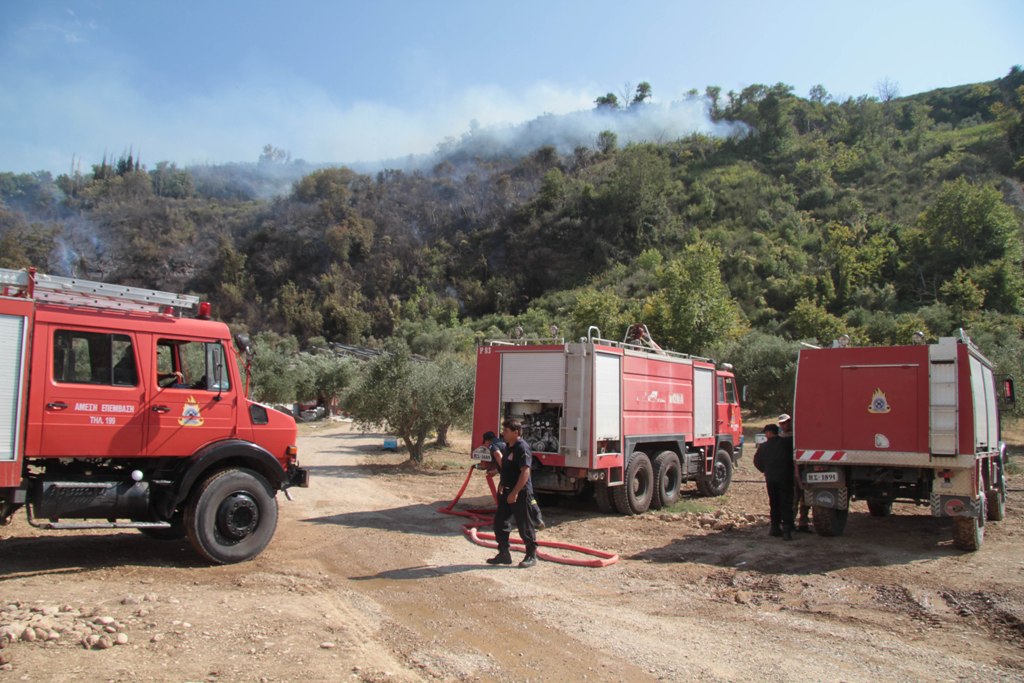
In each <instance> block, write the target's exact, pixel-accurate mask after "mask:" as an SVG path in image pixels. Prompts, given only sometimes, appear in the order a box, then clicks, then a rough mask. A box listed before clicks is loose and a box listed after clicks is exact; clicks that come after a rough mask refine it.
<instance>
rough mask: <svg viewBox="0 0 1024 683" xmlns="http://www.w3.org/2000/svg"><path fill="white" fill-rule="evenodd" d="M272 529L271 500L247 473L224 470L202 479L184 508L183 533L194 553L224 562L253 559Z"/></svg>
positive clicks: (274, 501) (274, 507)
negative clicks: (186, 536)
mask: <svg viewBox="0 0 1024 683" xmlns="http://www.w3.org/2000/svg"><path fill="white" fill-rule="evenodd" d="M276 528H277V498H276V497H275V496H274V491H273V489H271V488H270V485H269V484H268V483H267V481H266V480H265V479H264V478H263V477H261V476H260V475H258V474H256V473H255V472H253V471H252V470H246V469H238V468H229V469H226V470H222V471H220V472H217V473H216V474H214V475H213V476H211V477H210V478H209V479H206V480H205V481H203V483H202V484H200V485H199V487H198V489H197V490H196V491H195V493H194V494H193V496H192V498H191V500H190V501H189V504H188V507H187V508H186V509H185V533H186V534H187V535H188V540H189V543H191V544H192V547H193V548H194V549H195V551H196V552H197V553H199V554H200V555H202V556H203V557H204V558H206V559H207V560H209V561H211V562H216V563H218V564H230V563H234V562H243V561H245V560H249V559H251V558H253V557H256V556H257V555H259V554H260V552H262V551H263V549H264V548H266V547H267V544H268V543H270V539H271V538H273V536H274V530H275V529H276Z"/></svg>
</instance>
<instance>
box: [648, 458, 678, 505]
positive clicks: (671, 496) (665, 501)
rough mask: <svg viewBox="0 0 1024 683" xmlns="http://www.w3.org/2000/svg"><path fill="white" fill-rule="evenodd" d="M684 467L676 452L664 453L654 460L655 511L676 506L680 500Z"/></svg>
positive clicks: (652, 499)
mask: <svg viewBox="0 0 1024 683" xmlns="http://www.w3.org/2000/svg"><path fill="white" fill-rule="evenodd" d="M681 472H682V466H681V465H680V464H679V456H678V455H676V454H675V452H674V451H662V452H661V453H659V454H658V457H656V458H655V459H654V493H653V495H652V497H651V507H652V508H654V509H658V508H662V507H665V506H668V505H674V504H675V503H676V502H678V500H679V494H680V490H679V487H680V486H681V485H682V479H681V475H680V473H681Z"/></svg>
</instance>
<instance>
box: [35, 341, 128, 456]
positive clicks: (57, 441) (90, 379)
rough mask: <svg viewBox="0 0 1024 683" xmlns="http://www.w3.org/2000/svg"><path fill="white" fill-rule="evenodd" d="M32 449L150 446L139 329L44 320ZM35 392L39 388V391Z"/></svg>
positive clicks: (123, 451)
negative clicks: (137, 336)
mask: <svg viewBox="0 0 1024 683" xmlns="http://www.w3.org/2000/svg"><path fill="white" fill-rule="evenodd" d="M35 344H36V349H37V352H36V353H37V354H38V353H39V348H40V346H42V348H43V349H45V351H46V354H45V357H36V358H35V359H34V360H33V368H34V369H33V382H34V384H33V388H32V391H33V395H34V396H35V395H39V394H41V397H42V400H41V401H37V400H36V399H33V401H32V406H31V415H30V418H29V432H30V433H29V439H28V441H27V446H26V449H27V451H28V452H27V454H28V455H32V456H41V457H51V458H61V457H83V456H84V457H89V456H95V457H115V458H116V457H128V456H136V455H140V454H141V453H142V452H143V445H144V438H143V437H144V432H145V429H146V423H145V417H144V416H143V414H142V413H143V411H142V408H143V405H144V401H145V391H144V388H143V386H142V382H141V381H140V377H139V373H138V370H137V369H138V348H137V347H138V344H137V343H136V340H135V335H134V334H131V333H125V332H121V331H116V332H115V331H108V330H97V329H95V328H93V329H83V328H74V327H71V326H68V327H64V326H61V325H59V324H40V325H38V327H37V330H36V341H35ZM36 392H39V393H38V394H37V393H36Z"/></svg>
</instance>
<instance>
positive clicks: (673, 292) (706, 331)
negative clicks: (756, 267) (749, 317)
mask: <svg viewBox="0 0 1024 683" xmlns="http://www.w3.org/2000/svg"><path fill="white" fill-rule="evenodd" d="M721 262H722V253H721V251H720V250H719V249H718V248H717V247H715V246H713V245H711V244H709V243H707V242H697V243H695V244H692V245H689V246H687V247H686V249H685V250H684V251H683V254H682V255H681V256H680V257H678V258H675V259H672V260H670V261H667V262H666V263H664V264H663V265H662V266H661V267H660V268H659V269H658V273H657V283H658V290H657V291H656V292H655V293H654V294H652V295H651V296H649V297H648V298H647V299H646V301H645V302H644V304H643V314H642V317H643V322H645V323H646V324H647V327H648V329H649V330H650V331H651V334H652V335H653V336H654V338H655V340H657V341H658V343H659V344H661V346H662V347H664V348H666V349H672V350H675V351H681V352H683V353H693V354H700V353H705V352H706V351H707V350H708V349H710V348H712V346H713V345H715V344H720V343H724V342H728V341H729V340H731V339H735V338H736V337H738V336H739V335H741V334H743V333H744V332H745V331H746V320H745V319H744V317H743V314H742V312H741V311H740V307H739V305H738V304H737V303H736V301H735V300H733V298H732V297H731V296H730V294H729V289H728V288H727V287H726V286H725V284H724V283H723V282H722V275H721Z"/></svg>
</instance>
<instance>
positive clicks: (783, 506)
mask: <svg viewBox="0 0 1024 683" xmlns="http://www.w3.org/2000/svg"><path fill="white" fill-rule="evenodd" d="M764 435H765V441H764V443H762V444H761V445H760V446H758V447H757V451H756V452H755V453H754V467H756V468H757V470H758V472H763V473H764V483H765V485H766V487H767V488H768V506H769V508H770V509H771V520H772V526H771V531H770V532H769V533H770V534H771V535H772V536H782V538H784V539H785V540H787V541H790V540H792V539H793V452H792V449H790V448H787V444H786V442H785V441H783V440H782V439H780V438H779V426H778V425H777V424H774V423H772V424H769V425H765V428H764Z"/></svg>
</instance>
